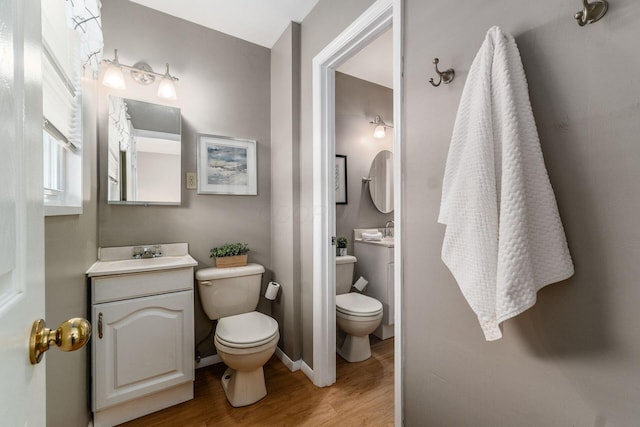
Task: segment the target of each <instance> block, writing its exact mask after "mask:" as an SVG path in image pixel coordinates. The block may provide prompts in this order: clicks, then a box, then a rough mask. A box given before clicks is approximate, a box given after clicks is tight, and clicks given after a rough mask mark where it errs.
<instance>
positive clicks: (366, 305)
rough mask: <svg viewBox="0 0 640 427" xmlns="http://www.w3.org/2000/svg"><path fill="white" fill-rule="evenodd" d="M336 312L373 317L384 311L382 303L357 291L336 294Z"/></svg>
mask: <svg viewBox="0 0 640 427" xmlns="http://www.w3.org/2000/svg"><path fill="white" fill-rule="evenodd" d="M336 312H337V313H340V314H345V315H347V316H355V317H371V316H377V315H379V314H380V313H382V303H381V302H380V301H378V300H377V299H375V298H371V297H368V296H366V295H362V294H359V293H356V292H351V293H348V294H341V295H336Z"/></svg>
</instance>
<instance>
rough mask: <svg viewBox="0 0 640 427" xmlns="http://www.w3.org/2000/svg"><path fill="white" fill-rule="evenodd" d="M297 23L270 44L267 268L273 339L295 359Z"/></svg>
mask: <svg viewBox="0 0 640 427" xmlns="http://www.w3.org/2000/svg"><path fill="white" fill-rule="evenodd" d="M299 152H300V24H297V23H291V24H290V25H289V27H287V29H286V31H285V32H284V33H283V34H282V35H281V36H280V38H279V39H278V41H277V42H276V44H275V45H274V46H273V48H272V49H271V169H272V174H271V236H273V237H274V238H272V239H271V267H272V269H273V279H274V280H276V281H278V283H280V286H281V291H280V295H279V296H278V298H277V299H276V301H275V302H274V303H273V313H272V314H273V316H274V318H275V319H276V320H277V321H278V324H279V325H280V343H279V344H278V345H279V347H280V349H282V350H283V351H284V352H285V353H286V354H287V355H288V356H289V358H291V359H292V360H298V359H300V355H301V345H300V343H301V339H300V262H299V253H300V154H299Z"/></svg>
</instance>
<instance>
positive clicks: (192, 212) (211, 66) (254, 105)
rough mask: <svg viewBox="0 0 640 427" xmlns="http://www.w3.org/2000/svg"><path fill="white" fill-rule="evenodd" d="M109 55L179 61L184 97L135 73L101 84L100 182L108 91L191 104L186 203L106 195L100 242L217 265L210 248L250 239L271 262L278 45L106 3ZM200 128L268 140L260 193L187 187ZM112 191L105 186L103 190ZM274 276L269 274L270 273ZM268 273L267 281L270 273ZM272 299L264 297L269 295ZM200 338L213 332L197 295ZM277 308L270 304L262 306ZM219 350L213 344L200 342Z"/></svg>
mask: <svg viewBox="0 0 640 427" xmlns="http://www.w3.org/2000/svg"><path fill="white" fill-rule="evenodd" d="M102 28H103V31H104V41H105V52H106V55H105V56H106V57H108V58H111V52H113V49H114V48H118V53H119V56H120V62H122V63H124V64H127V65H132V64H134V63H135V62H137V61H140V60H144V61H146V62H148V63H149V65H151V66H152V67H153V68H154V69H155V70H156V71H159V72H163V71H164V64H165V63H166V62H169V64H170V66H171V73H172V74H173V75H175V76H177V77H178V78H179V79H180V81H179V82H178V83H177V85H176V87H177V92H178V99H177V101H173V102H167V101H164V100H161V99H160V98H158V97H157V96H156V91H157V84H155V85H153V86H149V87H146V86H140V85H138V84H137V83H135V82H134V81H132V80H131V79H130V78H127V81H126V83H127V89H126V90H125V91H110V90H108V89H107V88H106V87H104V86H102V85H100V104H99V108H98V127H99V141H100V151H99V154H100V185H101V186H106V180H107V177H106V157H107V156H106V141H107V134H106V117H107V111H106V109H107V96H108V95H109V94H110V93H114V94H115V93H117V94H118V95H119V96H124V97H128V98H134V99H140V100H143V101H147V102H153V103H162V104H168V105H171V106H174V107H179V108H181V109H182V125H183V127H182V142H183V150H182V172H183V173H182V185H183V187H182V188H183V190H182V205H181V206H178V207H170V206H151V207H141V206H118V205H108V204H106V194H104V192H101V193H100V195H99V245H100V246H122V245H136V244H144V243H172V242H187V243H188V244H189V250H190V252H191V255H192V256H193V257H194V258H195V259H196V260H197V261H198V263H199V266H198V268H202V267H206V266H212V265H213V264H214V262H213V260H212V259H210V258H209V250H210V249H211V248H213V247H214V246H217V245H219V244H222V243H225V242H231V241H241V242H245V243H248V244H249V246H250V248H251V252H249V262H257V263H260V264H262V265H264V266H265V267H266V268H267V269H269V267H270V262H271V256H270V222H271V219H270V198H271V194H270V176H271V168H270V51H269V49H266V48H264V47H261V46H258V45H255V44H251V43H248V42H246V41H242V40H240V39H237V38H234V37H231V36H228V35H225V34H222V33H219V32H217V31H212V30H209V29H206V28H204V27H201V26H198V25H195V24H193V23H189V22H187V21H183V20H181V19H178V18H174V17H171V16H169V15H165V14H163V13H160V12H157V11H155V10H153V9H148V8H146V7H143V6H140V5H137V4H135V3H132V2H130V1H127V0H109V1H108V2H103V4H102ZM196 133H206V134H214V135H224V136H230V137H237V138H245V139H254V140H257V141H258V147H257V154H258V195H257V196H226V195H198V194H196V191H195V190H187V189H186V188H185V186H184V185H185V175H184V173H186V172H195V171H196ZM103 188H104V187H103ZM266 276H267V278H268V276H269V275H266ZM267 278H265V280H266V279H267ZM263 300H264V299H263ZM195 307H196V340H200V339H203V338H204V337H205V336H206V335H207V333H208V332H209V330H210V328H211V326H210V325H211V324H210V322H209V319H208V318H207V317H206V315H205V314H204V312H203V311H202V310H201V306H200V302H199V300H198V298H197V297H196V303H195ZM262 310H263V311H269V306H268V305H265V306H264V307H262ZM200 350H201V354H202V356H207V355H209V354H212V353H213V352H214V348H213V340H212V339H207V340H206V341H205V342H204V343H203V344H202V345H201V346H200Z"/></svg>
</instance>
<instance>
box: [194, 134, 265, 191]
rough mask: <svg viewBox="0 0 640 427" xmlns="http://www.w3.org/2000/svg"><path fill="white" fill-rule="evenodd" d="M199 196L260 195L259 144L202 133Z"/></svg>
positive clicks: (200, 139)
mask: <svg viewBox="0 0 640 427" xmlns="http://www.w3.org/2000/svg"><path fill="white" fill-rule="evenodd" d="M197 138H198V141H197V150H198V151H197V173H198V194H233V195H245V196H255V195H257V194H258V185H257V177H258V167H257V166H258V165H257V159H256V157H257V156H256V141H253V140H248V139H237V138H228V137H226V136H217V135H205V134H198V137H197Z"/></svg>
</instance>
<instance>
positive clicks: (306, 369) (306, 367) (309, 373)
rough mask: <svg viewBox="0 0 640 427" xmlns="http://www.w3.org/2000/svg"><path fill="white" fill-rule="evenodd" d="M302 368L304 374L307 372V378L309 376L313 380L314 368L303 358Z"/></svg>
mask: <svg viewBox="0 0 640 427" xmlns="http://www.w3.org/2000/svg"><path fill="white" fill-rule="evenodd" d="M300 370H301V371H302V373H303V374H305V375H306V376H307V378H309V379H310V380H311V381H313V369H311V368H310V367H309V365H307V364H306V363H305V361H304V360H303V361H302V363H301V365H300Z"/></svg>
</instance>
